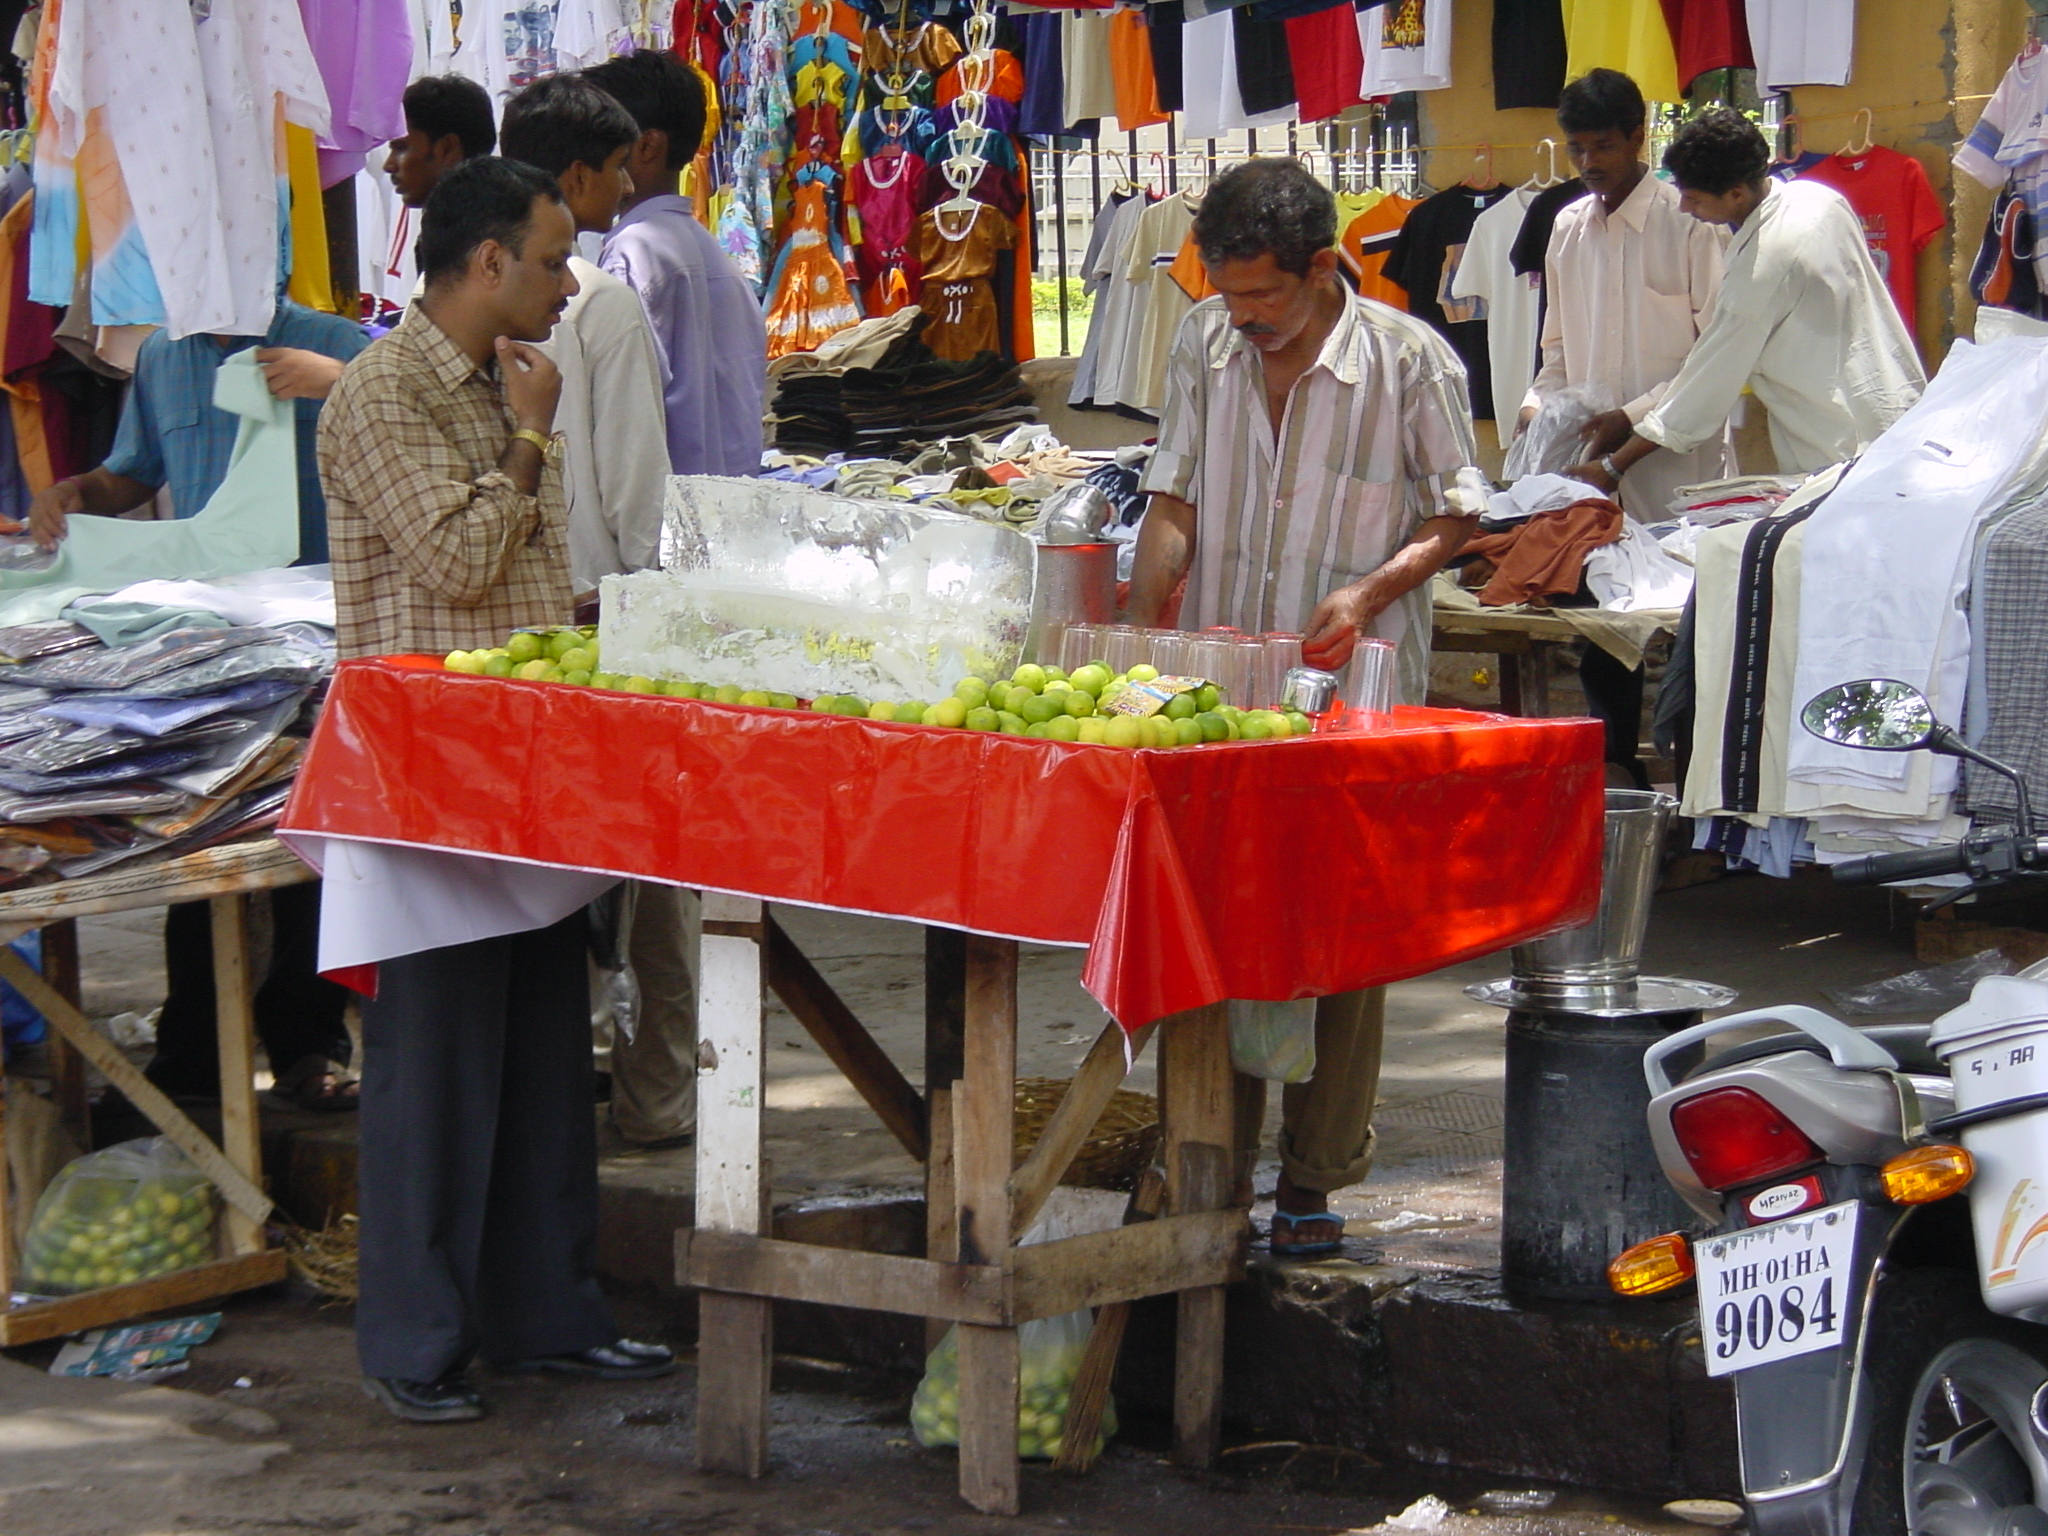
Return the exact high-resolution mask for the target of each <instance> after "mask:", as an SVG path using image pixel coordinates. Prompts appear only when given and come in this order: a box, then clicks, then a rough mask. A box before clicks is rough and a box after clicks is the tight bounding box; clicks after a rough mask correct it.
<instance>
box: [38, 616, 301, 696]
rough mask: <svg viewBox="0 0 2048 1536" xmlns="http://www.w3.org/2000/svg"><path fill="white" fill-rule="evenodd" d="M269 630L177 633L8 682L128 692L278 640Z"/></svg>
mask: <svg viewBox="0 0 2048 1536" xmlns="http://www.w3.org/2000/svg"><path fill="white" fill-rule="evenodd" d="M277 638H278V637H277V635H276V634H275V633H273V632H272V631H270V630H267V629H257V628H254V627H249V626H244V627H241V628H235V629H221V628H219V627H218V626H214V627H208V628H191V629H173V630H169V631H167V632H165V633H164V634H161V635H158V636H156V637H155V638H153V639H149V640H143V641H140V642H138V643H137V644H135V645H122V646H100V647H98V648H96V649H84V650H76V651H67V652H65V653H64V654H62V655H60V656H48V657H45V658H44V659H43V660H41V661H32V662H29V663H28V664H27V665H25V666H22V667H19V668H17V669H16V670H15V671H13V672H12V673H11V674H10V675H9V676H10V680H11V681H13V682H17V683H32V684H34V685H35V686H37V687H39V688H128V689H133V688H135V687H136V686H137V685H138V684H140V683H142V682H145V681H147V680H149V679H151V678H156V677H160V676H162V675H163V674H164V673H167V672H172V671H174V670H177V671H182V670H183V669H185V668H188V667H190V666H192V665H193V664H194V663H197V662H201V661H204V660H206V659H207V658H209V657H215V656H219V655H221V654H222V653H223V652H226V651H233V650H237V649H239V648H241V647H243V646H252V645H258V644H261V643H262V642H264V641H269V640H275V639H277Z"/></svg>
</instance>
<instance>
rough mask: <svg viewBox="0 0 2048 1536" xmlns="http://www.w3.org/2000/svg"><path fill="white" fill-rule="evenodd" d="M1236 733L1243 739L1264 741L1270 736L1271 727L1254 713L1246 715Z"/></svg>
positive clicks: (1271, 732)
mask: <svg viewBox="0 0 2048 1536" xmlns="http://www.w3.org/2000/svg"><path fill="white" fill-rule="evenodd" d="M1237 734H1238V736H1239V738H1240V739H1242V740H1244V741H1265V740H1267V739H1269V738H1270V737H1271V736H1272V734H1273V728H1272V727H1271V726H1270V725H1268V724H1266V722H1265V721H1263V720H1261V719H1259V718H1258V716H1256V715H1246V716H1245V719H1244V724H1242V725H1240V726H1239V727H1238V728H1237ZM1290 761H1291V759H1290Z"/></svg>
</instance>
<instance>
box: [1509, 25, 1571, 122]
mask: <svg viewBox="0 0 2048 1536" xmlns="http://www.w3.org/2000/svg"><path fill="white" fill-rule="evenodd" d="M1564 67H1565V44H1564V7H1563V4H1562V3H1561V0H1494V3H1493V106H1494V110H1495V111H1496V112H1507V111H1510V110H1512V109H1513V108H1516V107H1541V108H1543V110H1544V111H1546V112H1550V111H1555V110H1556V108H1557V98H1558V97H1559V96H1560V95H1562V94H1563V92H1564Z"/></svg>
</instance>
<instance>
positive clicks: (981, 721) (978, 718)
mask: <svg viewBox="0 0 2048 1536" xmlns="http://www.w3.org/2000/svg"><path fill="white" fill-rule="evenodd" d="M964 723H965V725H966V726H967V729H968V730H970V731H992V730H994V729H996V727H997V726H999V725H1000V724H1001V723H1002V717H1001V716H1000V715H998V714H997V713H996V712H995V711H994V710H992V709H990V708H989V707H988V706H987V705H986V704H983V705H982V706H980V707H979V708H978V709H970V710H969V711H967V719H966V721H965V722H964Z"/></svg>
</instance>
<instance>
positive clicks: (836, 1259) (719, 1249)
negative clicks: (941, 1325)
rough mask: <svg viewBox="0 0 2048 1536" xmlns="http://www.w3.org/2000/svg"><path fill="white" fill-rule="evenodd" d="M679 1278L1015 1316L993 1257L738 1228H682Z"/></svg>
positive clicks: (829, 1302)
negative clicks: (891, 1249) (881, 1248)
mask: <svg viewBox="0 0 2048 1536" xmlns="http://www.w3.org/2000/svg"><path fill="white" fill-rule="evenodd" d="M676 1283H677V1284H679V1285H689V1286H696V1287H699V1288H709V1289H712V1290H719V1291H734V1292H739V1293H742V1294H745V1295H749V1296H772V1297H774V1298H775V1299H776V1300H777V1301H809V1302H816V1303H817V1304H818V1305H820V1306H827V1307H859V1308H861V1309H862V1310H864V1311H869V1312H900V1313H904V1314H906V1315H908V1316H911V1317H942V1318H946V1319H949V1320H951V1321H953V1322H968V1323H987V1324H991V1325H994V1324H1001V1323H1004V1322H1007V1321H1009V1311H1008V1296H1007V1291H1008V1286H1007V1283H1006V1278H1005V1276H1004V1274H1003V1272H1002V1270H1000V1269H998V1268H996V1267H995V1266H994V1265H992V1264H946V1263H941V1262H939V1261H938V1260H935V1259H915V1258H907V1257H905V1256H903V1255H900V1254H893V1253H868V1252H865V1251H863V1250H861V1249H857V1248H823V1247H819V1246H818V1245H817V1244H815V1243H790V1242H784V1241H782V1240H780V1239H778V1238H771V1237H753V1236H750V1235H747V1234H744V1233H737V1232H691V1231H690V1230H689V1229H687V1228H685V1229H684V1230H683V1231H681V1232H679V1233H677V1234H676Z"/></svg>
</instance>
